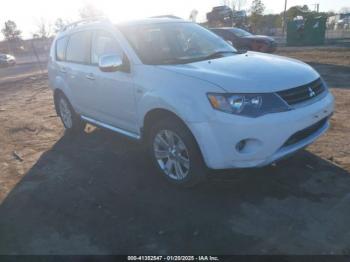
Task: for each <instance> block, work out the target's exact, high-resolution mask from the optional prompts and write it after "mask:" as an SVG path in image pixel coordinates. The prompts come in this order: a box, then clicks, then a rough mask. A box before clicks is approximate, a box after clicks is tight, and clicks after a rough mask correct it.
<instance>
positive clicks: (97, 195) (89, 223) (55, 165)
mask: <svg viewBox="0 0 350 262" xmlns="http://www.w3.org/2000/svg"><path fill="white" fill-rule="evenodd" d="M115 136H116V135H115V134H114V133H111V132H108V131H104V130H100V129H97V130H95V131H94V132H92V133H88V134H83V135H82V136H78V137H69V136H64V137H62V138H61V139H60V140H59V141H57V143H56V144H55V145H54V146H53V147H52V148H51V149H50V150H48V151H47V152H45V153H44V154H43V155H42V156H41V157H40V159H39V160H38V161H37V163H36V164H35V165H34V166H33V167H32V168H31V170H29V172H28V173H27V174H26V175H25V177H24V178H23V179H22V181H20V182H19V183H18V184H17V185H16V187H15V188H14V189H13V190H12V191H11V192H10V193H9V195H8V196H7V198H6V199H5V200H4V202H3V203H2V204H1V205H0V253H1V254H49V253H50V254H125V253H142V254H154V253H161V254H167V253H174V254H176V253H205V252H209V253H213V254H266V253H267V254H278V253H279V254H281V253H283V254H321V253H322V254H327V253H329V252H334V253H337V254H338V253H341V252H342V251H343V250H344V248H345V247H346V246H347V245H348V243H350V242H349V241H350V236H349V234H348V232H349V231H348V217H349V215H350V209H349V208H348V203H349V202H348V201H349V192H348V188H349V185H350V177H349V173H348V172H347V171H345V170H342V169H341V168H339V167H337V166H335V165H333V164H331V163H330V162H327V161H325V160H323V159H321V158H319V157H318V156H316V155H313V154H311V153H308V152H306V151H302V152H300V153H299V154H297V155H295V156H293V157H292V158H290V159H288V160H285V161H283V163H281V164H278V165H277V166H276V167H267V168H262V169H252V170H242V171H237V170H235V171H232V170H226V171H222V172H221V171H220V172H215V174H212V178H211V179H210V182H208V183H205V184H203V185H201V186H199V187H196V188H193V189H191V190H184V189H178V188H175V187H172V186H166V184H165V182H164V181H163V180H161V179H160V178H159V177H157V176H156V175H154V174H152V173H155V169H154V168H153V167H152V165H151V162H150V161H149V160H148V159H147V158H145V157H144V153H143V151H142V150H143V149H142V147H141V146H140V145H138V144H136V143H132V142H130V141H129V140H128V139H126V138H124V137H121V136H118V137H119V138H120V139H115ZM267 236H268V237H267Z"/></svg>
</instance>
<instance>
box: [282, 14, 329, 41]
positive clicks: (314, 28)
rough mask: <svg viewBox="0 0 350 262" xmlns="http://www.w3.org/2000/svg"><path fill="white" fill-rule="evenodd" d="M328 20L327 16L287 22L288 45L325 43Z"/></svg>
mask: <svg viewBox="0 0 350 262" xmlns="http://www.w3.org/2000/svg"><path fill="white" fill-rule="evenodd" d="M326 21H327V18H325V17H317V18H307V19H303V20H301V19H297V20H294V21H289V22H288V24H287V45H288V46H308V45H309V46H312V45H323V44H324V43H325V35H326Z"/></svg>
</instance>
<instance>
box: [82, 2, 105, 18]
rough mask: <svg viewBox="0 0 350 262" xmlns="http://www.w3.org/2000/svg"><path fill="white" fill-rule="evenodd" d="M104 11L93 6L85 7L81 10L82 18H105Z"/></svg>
mask: <svg viewBox="0 0 350 262" xmlns="http://www.w3.org/2000/svg"><path fill="white" fill-rule="evenodd" d="M103 15H104V14H103V11H102V10H100V9H98V8H96V6H94V5H92V4H87V5H85V6H84V7H83V8H82V9H80V17H81V18H82V19H87V18H93V17H99V16H103Z"/></svg>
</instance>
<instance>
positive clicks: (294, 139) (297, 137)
mask: <svg viewBox="0 0 350 262" xmlns="http://www.w3.org/2000/svg"><path fill="white" fill-rule="evenodd" d="M327 120H328V117H326V118H324V119H322V120H320V121H318V122H317V123H316V124H313V125H312V126H309V127H307V128H305V129H303V130H301V131H298V132H296V133H295V134H294V135H292V136H291V137H290V138H289V139H288V140H287V142H286V143H284V145H283V146H290V145H294V144H296V143H298V142H300V141H301V140H304V139H305V138H307V137H309V136H311V135H312V134H314V133H315V132H317V131H318V130H320V129H321V128H322V127H323V126H324V125H325V124H326V122H327Z"/></svg>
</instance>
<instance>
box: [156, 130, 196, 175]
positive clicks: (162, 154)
mask: <svg viewBox="0 0 350 262" xmlns="http://www.w3.org/2000/svg"><path fill="white" fill-rule="evenodd" d="M153 149H154V156H155V158H156V159H157V162H158V164H159V166H160V168H161V169H162V170H163V171H164V173H165V174H166V175H167V176H168V177H170V178H171V179H175V180H183V179H185V178H186V177H187V175H188V173H189V170H190V158H189V153H188V150H187V148H186V145H185V143H184V142H183V141H182V139H181V138H180V137H179V136H178V135H176V134H175V133H174V132H173V131H170V130H161V131H159V132H158V134H157V135H156V136H155V138H154V142H153Z"/></svg>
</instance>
